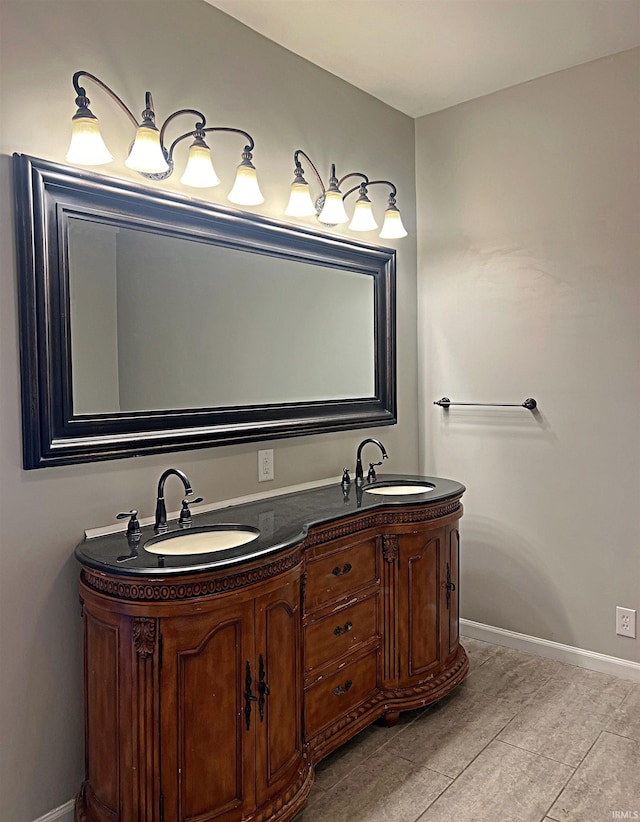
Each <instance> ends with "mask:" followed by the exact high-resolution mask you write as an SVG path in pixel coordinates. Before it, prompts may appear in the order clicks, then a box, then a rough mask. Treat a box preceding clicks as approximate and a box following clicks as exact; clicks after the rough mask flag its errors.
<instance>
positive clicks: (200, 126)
mask: <svg viewBox="0 0 640 822" xmlns="http://www.w3.org/2000/svg"><path fill="white" fill-rule="evenodd" d="M178 114H197V115H198V116H199V117H200V118H201V119H200V121H199V122H197V123H196V125H195V128H194V129H193V130H192V131H186V132H185V133H184V134H181V135H180V136H179V137H176V139H175V140H174V141H173V143H171V145H170V147H169V149H168V151H167V162H168V163H169V165H171V164H172V163H173V150H174V149H175V147H176V146H177V145H178V143H180V142H181V141H182V140H186V139H187V137H201V138H202V137H204V135H205V134H209V133H210V132H212V131H226V132H229V133H232V134H241V135H242V136H243V137H245V138H246V140H247V145H246V146H245V147H244V153H243V155H242V156H243V158H244V156H245V154H249V159H251V152H252V151H253V149H254V148H255V142H254V140H253V137H252V136H251V135H250V134H249V133H248V132H247V131H243V130H242V129H241V128H231V127H230V126H208V127H207V128H205V124H206V119H205V116H204V114H202V112H200V111H196V109H193V108H183V109H181V110H180V111H174V113H173V114H170V115H169V116H168V117H167V119H166V120H165V121H164V123H163V124H162V128H161V129H160V144H161V145H162V146H164V141H163V139H162V138H163V136H164V130H165V126H166V125H167V123H168V122H169V120H172V119H173V118H174V117H177V116H178Z"/></svg>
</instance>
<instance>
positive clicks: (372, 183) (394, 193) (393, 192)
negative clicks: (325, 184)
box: [340, 172, 398, 201]
mask: <svg viewBox="0 0 640 822" xmlns="http://www.w3.org/2000/svg"><path fill="white" fill-rule="evenodd" d="M354 173H357V172H354ZM350 176H352V175H350V174H347V177H350ZM359 176H361V177H364V178H365V182H364V183H361V184H360V185H358V186H354V187H353V188H350V189H349V191H347V192H346V193H345V194H343V195H342V199H343V200H346V199H347V197H348V196H349V194H353V192H354V191H358V189H361V188H362V187H363V186H364V187H365V188H369V187H370V186H376V185H387V186H389V187H390V188H391V194H390V197H392V198H393V200H394V201H395V198H396V197H397V195H398V190H397V189H396V187H395V186H394V184H393V183H392V182H390V181H389V180H369V179H367V178H366V176H365V175H364V174H360V175H359ZM342 179H343V180H344V179H346V178H345V177H343V178H342ZM340 182H342V180H341V181H340Z"/></svg>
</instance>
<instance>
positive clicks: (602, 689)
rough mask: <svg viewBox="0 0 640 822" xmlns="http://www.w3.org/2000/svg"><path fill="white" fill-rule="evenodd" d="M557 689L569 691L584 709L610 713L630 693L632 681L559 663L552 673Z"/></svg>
mask: <svg viewBox="0 0 640 822" xmlns="http://www.w3.org/2000/svg"><path fill="white" fill-rule="evenodd" d="M553 680H554V682H555V683H556V688H557V689H558V691H561V690H563V691H570V692H572V693H574V694H575V695H576V696H577V697H579V698H581V699H582V700H583V702H584V705H585V709H586V710H590V711H594V712H595V713H600V714H610V713H611V712H612V711H613V710H615V709H616V708H619V707H620V705H621V704H622V702H623V700H624V699H626V697H627V696H628V695H629V694H630V693H631V691H632V689H633V683H632V682H629V681H628V680H626V679H619V678H618V677H616V676H609V674H602V673H600V672H599V671H589V670H587V669H586V668H577V667H576V666H575V665H561V666H560V668H559V669H558V671H557V672H556V673H555V674H554V675H553Z"/></svg>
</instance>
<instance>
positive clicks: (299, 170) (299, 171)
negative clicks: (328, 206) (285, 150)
mask: <svg viewBox="0 0 640 822" xmlns="http://www.w3.org/2000/svg"><path fill="white" fill-rule="evenodd" d="M300 155H302V156H303V157H304V159H305V160H306V161H307V162H308V163H309V165H310V166H311V170H312V171H313V173H314V174H315V176H316V180H317V181H318V183H320V188H321V189H322V196H323V197H324V195H325V193H326V191H327V190H326V188H325V186H324V182H323V181H322V177H321V176H320V172H319V171H318V169H317V168H316V167H315V164H314V162H313V160H312V159H311V157H309V155H308V154H307V152H306V151H303V150H302V149H301V148H298V149H296V150H295V151H294V153H293V162H294V163H295V165H296V168H295V172H294V173H295V175H296V177H298V176H299V177H302V175H303V174H304V169H303V168H302V165H301V163H300V160H299V159H298V158H299V156H300ZM332 168H334V167H332Z"/></svg>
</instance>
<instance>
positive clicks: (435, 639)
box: [398, 528, 448, 687]
mask: <svg viewBox="0 0 640 822" xmlns="http://www.w3.org/2000/svg"><path fill="white" fill-rule="evenodd" d="M398 542H399V550H400V562H399V574H398V575H399V581H398V582H399V585H398V593H399V603H398V607H399V621H398V628H399V630H398V632H399V638H398V639H399V643H398V644H399V648H398V651H399V657H400V685H401V687H408V686H411V685H413V684H414V683H416V682H418V681H423V680H424V679H425V677H427V676H429V675H430V674H431V673H434V672H436V671H437V670H438V668H439V667H440V665H441V663H442V661H443V659H444V657H446V656H447V655H448V643H447V647H444V644H443V639H444V637H443V628H444V626H443V624H442V623H443V619H442V617H441V614H442V608H441V604H442V596H443V594H444V588H443V586H444V582H445V580H444V579H443V568H444V566H445V563H444V561H443V558H444V551H445V531H444V529H443V528H439V529H432V528H429V529H424V530H420V531H418V532H416V533H409V534H402V535H400V536H399V537H398Z"/></svg>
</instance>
